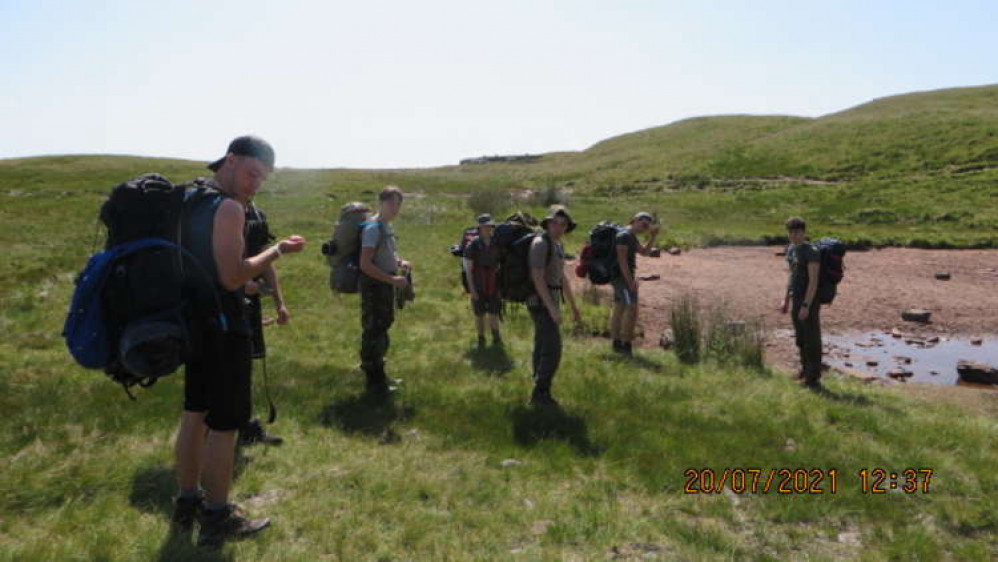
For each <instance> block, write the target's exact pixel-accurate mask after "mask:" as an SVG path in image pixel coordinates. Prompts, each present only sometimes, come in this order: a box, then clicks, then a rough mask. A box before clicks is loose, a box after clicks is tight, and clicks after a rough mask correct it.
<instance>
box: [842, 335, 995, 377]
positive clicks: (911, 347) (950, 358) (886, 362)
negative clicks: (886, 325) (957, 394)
mask: <svg viewBox="0 0 998 562" xmlns="http://www.w3.org/2000/svg"><path fill="white" fill-rule="evenodd" d="M823 339H824V344H825V357H824V361H825V363H827V364H829V365H831V366H833V367H839V368H843V369H846V370H851V371H859V372H861V373H870V374H875V375H877V376H881V377H885V378H891V379H894V380H898V381H902V382H919V383H929V384H938V385H954V384H960V385H962V386H964V385H965V386H979V387H981V388H998V386H994V385H980V384H971V383H967V382H963V381H961V380H960V376H959V374H958V373H957V363H959V362H960V361H973V362H976V363H983V364H986V365H990V366H993V367H998V336H994V335H991V336H986V337H982V338H973V339H972V338H956V337H948V336H931V337H916V336H909V335H903V334H898V333H897V332H895V333H884V332H860V333H851V334H826V335H825V336H824V338H823Z"/></svg>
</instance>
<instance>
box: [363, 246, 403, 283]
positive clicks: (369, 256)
mask: <svg viewBox="0 0 998 562" xmlns="http://www.w3.org/2000/svg"><path fill="white" fill-rule="evenodd" d="M374 250H375V249H374V248H361V249H360V270H361V271H362V272H363V273H364V275H367V276H368V277H370V278H372V279H375V280H377V281H381V282H382V283H391V284H395V280H396V279H397V277H396V276H394V275H388V274H387V273H385V272H384V271H381V270H380V269H378V267H377V266H376V265H374ZM403 279H404V278H403Z"/></svg>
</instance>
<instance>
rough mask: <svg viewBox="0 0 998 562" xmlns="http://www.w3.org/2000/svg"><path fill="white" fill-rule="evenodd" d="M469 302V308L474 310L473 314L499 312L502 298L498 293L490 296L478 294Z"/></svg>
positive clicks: (480, 314)
mask: <svg viewBox="0 0 998 562" xmlns="http://www.w3.org/2000/svg"><path fill="white" fill-rule="evenodd" d="M471 302H472V305H471V308H472V309H473V310H474V311H475V316H484V315H486V314H499V313H500V311H501V310H502V300H501V299H500V298H499V295H493V296H491V297H483V296H479V297H478V298H477V299H475V300H473V301H471Z"/></svg>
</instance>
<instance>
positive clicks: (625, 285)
mask: <svg viewBox="0 0 998 562" xmlns="http://www.w3.org/2000/svg"><path fill="white" fill-rule="evenodd" d="M658 231H659V226H658V225H657V224H655V217H654V216H653V215H652V214H651V213H645V212H641V213H637V214H636V215H634V216H633V217H631V222H630V224H629V225H628V226H627V227H626V228H623V229H622V230H621V231H620V232H619V233H617V241H616V243H615V244H616V248H617V269H618V270H619V271H620V275H619V276H618V277H617V278H615V279H614V280H613V282H612V283H613V314H612V315H611V316H610V336H611V337H612V338H613V350H614V351H615V352H617V353H622V354H624V355H627V356H630V355H632V351H631V341H632V340H633V339H634V328H635V326H637V324H638V277H637V254H641V255H642V256H647V255H648V254H650V253H651V249H652V246H654V244H655V237H656V236H658ZM645 232H648V233H650V236H649V237H648V240H647V241H646V242H645V243H644V244H641V243H640V242H638V235H639V234H642V233H645Z"/></svg>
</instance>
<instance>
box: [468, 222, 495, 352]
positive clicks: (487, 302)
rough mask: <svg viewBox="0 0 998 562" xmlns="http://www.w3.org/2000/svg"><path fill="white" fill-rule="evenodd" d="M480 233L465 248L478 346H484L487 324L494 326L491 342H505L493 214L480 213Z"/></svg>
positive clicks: (492, 327) (469, 290)
mask: <svg viewBox="0 0 998 562" xmlns="http://www.w3.org/2000/svg"><path fill="white" fill-rule="evenodd" d="M477 222H478V236H477V237H476V238H474V239H473V240H472V241H471V242H469V243H468V247H467V248H465V249H464V271H465V274H466V275H467V278H468V280H469V283H468V292H469V293H470V294H471V308H472V310H473V311H474V313H475V329H476V330H477V331H478V347H479V349H481V348H484V347H485V324H486V323H488V325H489V327H490V328H491V329H492V344H493V345H496V346H501V345H502V334H500V333H499V318H500V312H501V311H502V301H501V300H500V298H499V275H498V273H499V248H498V247H497V246H495V245H494V244H493V243H492V232H493V231H494V230H495V226H496V223H495V222H493V221H492V215H488V214H485V215H480V216H479V217H478V219H477Z"/></svg>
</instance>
